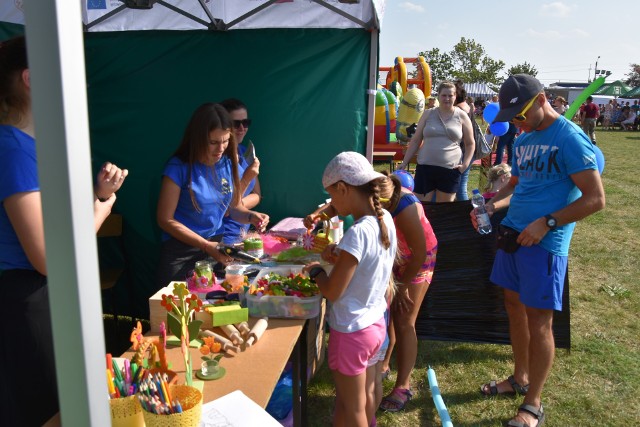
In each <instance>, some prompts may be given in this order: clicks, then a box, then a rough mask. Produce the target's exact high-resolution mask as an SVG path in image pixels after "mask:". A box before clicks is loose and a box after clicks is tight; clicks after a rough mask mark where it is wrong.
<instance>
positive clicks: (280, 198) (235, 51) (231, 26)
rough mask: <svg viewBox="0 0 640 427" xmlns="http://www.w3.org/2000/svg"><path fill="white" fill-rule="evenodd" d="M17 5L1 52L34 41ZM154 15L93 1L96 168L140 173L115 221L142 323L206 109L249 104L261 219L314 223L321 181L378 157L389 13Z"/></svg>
mask: <svg viewBox="0 0 640 427" xmlns="http://www.w3.org/2000/svg"><path fill="white" fill-rule="evenodd" d="M8 3H11V4H8ZM13 3H14V2H4V3H3V4H2V5H1V6H0V39H6V38H8V37H11V36H14V35H16V34H20V33H22V32H23V31H24V29H23V26H22V24H23V21H24V20H23V18H22V14H21V11H20V10H18V9H17V6H15V5H14V4H13ZM133 3H136V2H127V4H133ZM138 3H141V4H142V3H145V2H138ZM146 3H151V4H152V6H153V7H152V8H150V9H132V8H127V7H125V6H124V5H121V6H114V4H116V5H117V4H119V3H118V2H109V1H105V0H95V1H90V2H84V1H83V2H82V4H83V24H84V29H85V32H84V48H85V61H86V77H87V94H88V107H89V119H90V121H89V124H90V135H91V154H92V163H93V168H94V170H97V168H98V167H99V166H100V165H101V164H102V163H103V162H104V161H106V160H109V161H112V162H114V163H116V164H117V165H118V166H120V167H123V168H127V169H129V172H130V174H129V177H128V178H127V182H126V183H125V185H124V186H123V188H122V189H121V191H120V192H119V193H118V200H117V203H116V205H115V208H114V210H115V211H117V212H119V213H121V214H122V215H123V218H124V224H125V229H124V233H123V238H124V240H125V245H124V247H125V248H126V251H127V253H126V254H125V259H126V262H127V264H128V267H129V271H130V272H131V274H130V275H129V277H128V278H124V279H123V280H128V281H129V283H127V286H119V289H126V288H127V287H130V289H133V290H134V292H135V297H134V298H133V299H134V302H133V304H132V307H131V310H129V311H130V312H131V313H132V314H136V315H141V316H145V315H146V314H147V310H148V307H147V298H148V297H149V296H150V295H152V294H153V293H154V292H155V290H156V289H157V286H156V284H155V271H156V266H157V262H158V254H159V248H160V241H161V233H160V230H159V228H158V226H157V224H156V219H155V216H156V213H155V212H156V204H157V198H158V193H159V188H160V181H161V173H162V169H163V166H164V164H165V162H166V161H167V159H168V158H169V156H170V155H171V154H172V153H173V152H174V151H175V150H176V148H177V147H178V144H179V142H180V138H181V136H182V133H183V131H184V127H185V126H186V124H187V121H188V119H189V117H190V115H191V113H192V112H193V111H194V110H195V108H196V107H197V106H199V105H200V104H202V103H204V102H212V101H213V102H215V101H221V100H223V99H225V98H229V97H235V98H239V99H241V100H242V101H243V102H244V103H245V104H246V105H247V106H248V109H249V114H250V116H251V118H252V120H253V124H252V127H251V129H250V130H249V133H248V135H247V137H246V139H247V140H249V139H250V140H251V141H252V142H253V144H254V145H255V149H256V155H257V157H258V158H259V159H260V165H261V166H260V176H259V179H260V184H261V189H262V195H263V200H262V202H261V203H260V205H258V207H257V208H256V209H257V210H259V211H261V212H265V213H267V214H269V215H270V217H271V223H272V224H275V223H276V222H277V221H279V220H280V219H282V218H285V217H289V216H298V217H299V216H303V215H305V214H307V213H308V212H311V211H312V210H313V209H315V208H316V206H317V205H318V204H319V203H321V202H322V201H323V200H324V199H325V198H326V193H324V191H323V188H322V184H321V176H322V171H323V169H324V166H325V165H326V164H327V162H328V161H329V160H330V159H331V158H332V157H333V156H334V155H336V154H337V153H339V152H341V151H345V150H353V151H358V152H361V153H363V154H365V153H371V152H372V147H373V137H372V135H371V136H369V135H368V134H367V129H368V128H369V127H371V128H372V124H373V104H371V105H370V99H371V98H372V96H371V95H370V93H372V92H371V91H372V89H375V75H376V74H375V70H377V66H378V62H377V43H378V28H379V25H380V16H379V11H381V10H384V1H381V0H376V1H371V0H368V1H361V2H359V3H350V2H338V3H334V2H331V3H328V2H316V3H314V2H280V3H276V2H274V1H263V2H256V1H251V0H224V1H217V2H209V3H207V4H206V8H203V6H204V5H205V3H201V2H199V1H197V0H193V1H192V0H183V1H181V2H178V3H179V4H180V5H182V6H184V10H182V11H181V12H177V11H175V10H172V9H169V8H167V7H163V5H164V4H166V3H165V2H162V4H161V3H155V2H148V1H147V2H146ZM154 3H155V4H154ZM257 3H260V4H259V5H257ZM372 71H373V72H372ZM122 297H124V295H121V299H122ZM125 310H126V309H125Z"/></svg>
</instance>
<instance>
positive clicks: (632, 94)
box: [621, 86, 640, 98]
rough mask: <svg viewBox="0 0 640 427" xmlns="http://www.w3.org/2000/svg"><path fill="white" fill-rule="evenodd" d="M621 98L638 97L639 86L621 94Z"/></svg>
mask: <svg viewBox="0 0 640 427" xmlns="http://www.w3.org/2000/svg"><path fill="white" fill-rule="evenodd" d="M621 98H640V86H638V87H634V88H633V89H631V90H630V91H629V92H627V93H625V94H624V95H622V97H621Z"/></svg>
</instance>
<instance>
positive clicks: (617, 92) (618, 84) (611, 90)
mask: <svg viewBox="0 0 640 427" xmlns="http://www.w3.org/2000/svg"><path fill="white" fill-rule="evenodd" d="M629 90H631V86H627V85H626V84H624V83H622V81H621V80H616V81H615V82H612V83H609V84H605V85H604V86H602V87H601V88H599V89H598V90H596V91H595V92H594V93H593V94H594V95H609V96H623V95H624V94H625V93H627V92H629Z"/></svg>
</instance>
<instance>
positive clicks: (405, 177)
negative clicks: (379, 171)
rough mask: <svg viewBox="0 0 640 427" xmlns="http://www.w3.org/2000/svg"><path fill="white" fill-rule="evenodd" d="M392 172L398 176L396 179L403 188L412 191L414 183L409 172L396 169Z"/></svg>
mask: <svg viewBox="0 0 640 427" xmlns="http://www.w3.org/2000/svg"><path fill="white" fill-rule="evenodd" d="M393 174H394V175H395V176H397V177H398V179H399V180H400V184H402V186H403V187H404V188H406V189H407V190H409V191H413V186H414V184H415V183H414V181H413V177H412V176H411V174H410V173H409V172H407V171H405V170H397V171H395V172H393Z"/></svg>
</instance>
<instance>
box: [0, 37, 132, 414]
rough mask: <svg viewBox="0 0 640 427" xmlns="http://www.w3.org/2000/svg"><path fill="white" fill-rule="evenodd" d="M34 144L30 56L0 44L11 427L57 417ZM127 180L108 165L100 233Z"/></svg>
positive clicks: (12, 44)
mask: <svg viewBox="0 0 640 427" xmlns="http://www.w3.org/2000/svg"><path fill="white" fill-rule="evenodd" d="M34 136H35V131H34V124H33V117H32V113H31V80H30V72H29V66H28V64H27V50H26V44H25V39H24V37H18V38H14V39H11V40H8V41H5V42H3V43H2V44H0V270H1V271H2V272H1V274H0V300H2V301H5V302H7V303H6V304H4V305H3V315H4V317H5V319H7V320H6V321H4V322H1V323H0V342H1V343H2V346H3V349H2V351H0V366H3V367H5V369H4V373H3V378H2V381H3V385H2V386H0V402H2V403H0V405H1V408H2V411H1V413H0V420H2V425H7V426H14V425H16V426H17V425H20V426H40V425H42V424H44V423H45V422H46V421H47V420H49V419H50V418H52V417H53V416H54V415H55V414H56V412H58V390H57V383H56V370H55V363H54V361H55V359H54V351H53V337H52V331H51V315H50V310H49V289H48V286H47V265H46V254H45V241H44V224H43V219H42V205H41V198H40V184H39V180H38V166H37V157H36V141H35V138H34ZM126 176H127V171H126V170H121V169H120V168H118V167H117V166H116V165H113V164H111V163H105V164H104V165H103V167H102V169H101V170H100V172H99V173H98V177H97V180H96V184H95V192H96V194H95V198H94V218H95V229H96V231H97V230H98V229H99V228H100V226H101V225H102V222H103V221H104V220H105V218H106V217H107V216H109V213H110V212H111V207H112V206H113V204H114V202H115V200H116V196H115V192H116V191H117V190H118V189H119V188H120V186H121V185H122V183H123V182H124V179H125V177H126ZM16 366H19V367H24V368H25V369H15V367H16ZM34 402H37V404H34Z"/></svg>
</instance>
